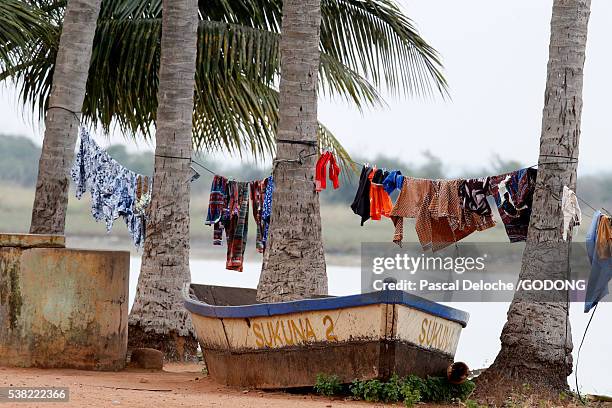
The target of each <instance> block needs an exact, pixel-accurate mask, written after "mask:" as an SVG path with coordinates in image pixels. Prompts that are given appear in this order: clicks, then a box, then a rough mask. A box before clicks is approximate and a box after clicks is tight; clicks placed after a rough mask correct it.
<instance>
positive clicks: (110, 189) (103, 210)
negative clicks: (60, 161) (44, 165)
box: [70, 128, 151, 247]
mask: <svg viewBox="0 0 612 408" xmlns="http://www.w3.org/2000/svg"><path fill="white" fill-rule="evenodd" d="M80 136H81V137H80V143H79V147H78V151H77V154H76V159H75V161H74V164H73V166H72V170H71V172H70V175H71V177H72V180H73V181H74V183H75V190H76V197H77V198H78V199H79V200H80V199H81V197H82V196H83V194H84V193H85V192H87V191H89V193H90V194H91V215H92V216H93V217H94V219H95V220H96V221H103V222H104V223H105V225H106V231H107V232H110V230H111V228H112V227H113V223H114V221H115V220H116V219H117V218H119V217H123V219H124V221H125V224H126V226H127V228H128V232H129V234H130V236H131V237H132V240H133V241H134V244H135V245H136V246H137V247H142V245H143V244H144V237H145V215H144V211H142V210H139V211H137V210H136V204H137V203H136V201H137V199H136V189H137V181H138V177H143V178H144V176H140V175H139V174H136V173H134V172H133V171H131V170H128V169H126V168H125V167H123V166H122V165H121V164H120V163H118V162H117V161H116V160H114V159H113V158H112V157H110V156H109V155H108V153H106V151H105V150H103V149H102V148H100V146H98V144H97V143H96V142H95V141H94V140H93V139H92V138H90V136H89V132H88V131H87V130H86V129H84V128H81V132H80ZM150 190H151V189H150V188H149V191H150Z"/></svg>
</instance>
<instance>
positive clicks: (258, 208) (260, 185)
mask: <svg viewBox="0 0 612 408" xmlns="http://www.w3.org/2000/svg"><path fill="white" fill-rule="evenodd" d="M267 186H268V179H267V178H266V179H264V180H256V181H252V182H251V185H250V189H251V205H252V206H253V219H254V220H255V225H256V226H257V238H256V241H255V248H256V249H257V252H260V253H261V252H264V250H265V248H266V245H265V242H264V241H263V236H264V231H265V229H266V225H265V222H264V221H263V219H262V216H261V214H262V212H263V211H262V210H263V204H264V195H265V192H266V187H267Z"/></svg>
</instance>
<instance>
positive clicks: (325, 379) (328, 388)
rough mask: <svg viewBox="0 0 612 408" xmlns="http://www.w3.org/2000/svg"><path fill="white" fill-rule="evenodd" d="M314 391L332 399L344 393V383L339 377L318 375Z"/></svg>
mask: <svg viewBox="0 0 612 408" xmlns="http://www.w3.org/2000/svg"><path fill="white" fill-rule="evenodd" d="M314 390H315V392H316V393H317V394H319V395H325V396H326V397H331V396H332V395H336V394H339V393H340V392H341V391H342V383H341V382H340V379H339V378H338V376H337V375H327V374H317V379H316V381H315V385H314Z"/></svg>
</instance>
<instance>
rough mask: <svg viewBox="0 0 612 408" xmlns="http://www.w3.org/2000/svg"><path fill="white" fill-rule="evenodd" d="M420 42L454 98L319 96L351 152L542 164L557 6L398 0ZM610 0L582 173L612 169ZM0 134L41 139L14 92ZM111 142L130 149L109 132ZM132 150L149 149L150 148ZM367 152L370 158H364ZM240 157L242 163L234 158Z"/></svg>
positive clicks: (475, 165) (594, 20)
mask: <svg viewBox="0 0 612 408" xmlns="http://www.w3.org/2000/svg"><path fill="white" fill-rule="evenodd" d="M401 3H402V6H403V8H404V10H405V11H406V13H407V14H408V15H409V16H410V17H411V18H412V19H413V20H414V22H415V23H416V25H417V27H418V28H419V30H420V31H421V33H422V35H423V36H424V38H425V39H426V40H427V41H429V43H430V44H432V45H433V46H434V47H435V48H436V49H437V50H438V51H439V52H440V54H441V56H442V59H443V62H444V66H445V72H446V76H447V79H448V81H449V84H450V93H451V97H452V100H446V101H444V100H442V99H441V98H435V99H433V100H422V99H409V100H406V99H395V98H391V97H388V98H387V101H388V105H389V106H388V108H386V109H376V110H366V111H365V112H363V113H360V112H359V111H358V110H357V109H355V108H354V107H353V106H350V105H348V104H347V103H345V102H343V101H337V100H333V101H330V100H321V103H320V105H319V117H320V119H321V121H322V122H324V123H325V124H326V125H327V126H328V127H329V128H330V129H331V130H332V131H333V132H334V133H335V134H336V135H337V136H338V137H339V138H340V140H341V141H342V143H343V144H344V145H345V146H346V147H347V148H348V150H349V152H351V153H352V154H354V155H360V156H362V155H367V156H368V157H369V156H372V157H374V156H375V155H377V154H385V155H389V156H396V157H401V158H402V159H404V160H406V161H410V162H422V160H423V157H422V155H421V152H423V151H425V150H430V151H431V152H432V153H434V154H435V155H437V156H439V157H441V158H442V159H443V160H444V162H445V163H446V165H447V169H448V170H450V171H451V172H453V173H456V172H459V171H461V170H462V169H472V170H473V169H480V168H482V167H487V165H488V164H489V162H490V160H491V158H492V157H493V156H494V155H495V154H499V155H501V156H502V157H503V158H505V159H514V160H519V161H521V162H523V163H524V164H526V165H531V164H534V163H536V162H537V157H538V146H539V143H538V141H539V136H540V127H541V115H542V107H543V101H544V87H545V81H546V63H547V58H548V41H549V35H550V15H551V9H552V0H537V1H533V0H515V1H512V2H504V3H501V2H494V1H490V0H468V1H463V2H458V1H456V0H427V1H425V0H402V1H401ZM611 19H612V2H610V1H606V0H593V4H592V13H591V21H590V24H589V40H588V45H587V60H586V67H585V80H584V110H583V118H582V119H583V120H582V139H581V143H580V164H579V170H580V172H581V174H586V173H593V172H597V171H608V170H612V169H611V168H610V149H611V148H612V143H610V142H609V141H608V140H609V135H610V134H611V131H612V121H607V120H606V118H607V117H608V116H609V115H610V112H608V109H609V108H610V103H609V101H608V99H609V95H612V83H611V81H610V72H612V57H611V56H610V45H609V40H610V38H612V25H611V24H610V23H609V22H610V20H611ZM0 133H13V134H24V135H28V136H30V137H32V138H33V139H34V140H36V141H37V142H39V143H40V142H41V141H42V132H41V129H40V128H39V127H38V126H34V127H33V126H32V125H31V117H30V116H28V115H27V114H26V115H23V113H22V112H21V110H20V109H18V105H17V103H16V101H15V99H14V92H13V91H12V90H11V89H6V88H5V89H3V90H2V91H1V92H0ZM109 143H124V139H123V137H122V136H121V135H119V134H115V135H112V136H111V138H110V140H109V141H105V142H103V144H109ZM129 144H130V150H145V149H150V146H147V145H146V144H144V143H142V142H141V143H140V144H139V145H135V144H134V143H129ZM365 152H367V154H366V153H365ZM236 160H238V159H236Z"/></svg>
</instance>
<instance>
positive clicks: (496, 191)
mask: <svg viewBox="0 0 612 408" xmlns="http://www.w3.org/2000/svg"><path fill="white" fill-rule="evenodd" d="M537 175H538V171H537V170H536V169H532V168H527V169H521V170H517V171H515V172H512V173H510V174H503V175H500V176H495V177H491V178H490V181H491V184H490V189H491V194H492V195H493V197H494V198H495V203H496V204H497V210H498V211H499V216H500V217H501V219H502V221H503V223H504V226H505V228H506V233H507V234H508V238H509V239H510V242H520V241H525V240H526V239H527V231H528V230H529V220H530V218H531V205H532V202H533V194H534V192H535V185H536V178H537ZM502 194H503V195H502Z"/></svg>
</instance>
